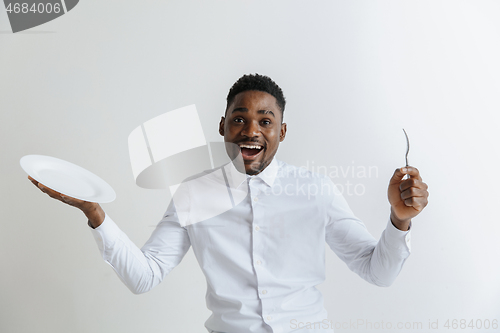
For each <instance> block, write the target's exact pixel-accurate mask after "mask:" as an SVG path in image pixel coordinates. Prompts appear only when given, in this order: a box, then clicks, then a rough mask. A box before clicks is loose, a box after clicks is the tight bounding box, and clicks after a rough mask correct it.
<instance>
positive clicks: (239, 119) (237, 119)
mask: <svg viewBox="0 0 500 333" xmlns="http://www.w3.org/2000/svg"><path fill="white" fill-rule="evenodd" d="M233 122H235V123H242V122H243V119H242V118H234V119H233Z"/></svg>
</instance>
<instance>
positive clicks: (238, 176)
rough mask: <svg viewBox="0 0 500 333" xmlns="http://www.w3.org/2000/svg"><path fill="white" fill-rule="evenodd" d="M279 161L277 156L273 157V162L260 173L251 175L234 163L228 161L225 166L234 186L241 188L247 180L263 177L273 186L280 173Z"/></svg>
mask: <svg viewBox="0 0 500 333" xmlns="http://www.w3.org/2000/svg"><path fill="white" fill-rule="evenodd" d="M278 169H279V163H278V161H277V160H276V158H273V160H272V161H271V163H269V165H268V166H267V167H266V168H265V169H264V170H262V171H261V172H260V173H259V174H258V175H255V176H250V175H247V174H243V173H241V172H239V171H238V170H237V169H236V167H235V166H234V164H233V163H228V164H226V165H225V166H224V170H225V172H226V175H227V176H228V181H229V184H230V186H231V187H232V188H239V187H240V186H241V185H242V184H243V183H245V181H250V180H251V179H261V180H262V181H263V182H264V183H265V184H267V185H268V186H269V187H272V186H273V184H274V180H275V179H276V176H277V174H278Z"/></svg>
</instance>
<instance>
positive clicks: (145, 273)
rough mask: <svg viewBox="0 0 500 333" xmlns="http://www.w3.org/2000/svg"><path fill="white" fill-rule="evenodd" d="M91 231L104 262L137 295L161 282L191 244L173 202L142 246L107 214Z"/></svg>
mask: <svg viewBox="0 0 500 333" xmlns="http://www.w3.org/2000/svg"><path fill="white" fill-rule="evenodd" d="M91 232H92V234H93V236H94V238H95V240H96V242H97V246H98V248H99V250H100V252H101V255H102V257H103V259H104V261H105V262H106V263H108V264H109V265H111V267H113V269H114V270H115V272H116V274H117V275H118V277H119V278H120V279H121V280H122V281H123V283H124V284H125V285H126V286H127V287H128V288H129V289H130V290H131V291H132V292H133V293H134V294H141V293H145V292H147V291H149V290H151V289H152V288H153V287H154V286H156V285H157V284H159V283H160V282H161V281H162V280H163V279H164V278H165V276H166V275H167V274H168V273H169V272H170V271H171V270H172V269H174V267H175V266H177V265H178V264H179V263H180V262H181V260H182V258H183V257H184V255H185V254H186V252H187V251H188V250H189V247H190V245H191V243H190V240H189V236H188V234H187V231H186V229H185V228H183V227H181V226H180V224H179V221H178V219H177V214H176V212H175V209H174V208H173V204H172V203H171V204H170V206H169V208H168V209H167V211H166V213H165V214H164V216H163V218H162V220H161V221H160V223H159V224H158V225H157V227H156V229H155V230H154V231H153V234H152V235H151V237H150V238H149V240H148V241H147V242H146V244H145V245H144V246H143V247H142V248H141V249H139V248H138V247H137V246H136V245H135V244H134V243H133V242H132V241H131V240H130V239H129V238H128V237H127V235H126V234H125V233H124V232H123V231H122V230H120V228H119V227H118V226H117V225H116V224H115V223H114V222H113V220H112V219H111V218H110V217H109V216H108V215H107V214H106V217H105V219H104V221H103V223H102V224H101V225H100V226H99V227H97V228H95V229H91Z"/></svg>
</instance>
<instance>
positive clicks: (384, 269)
mask: <svg viewBox="0 0 500 333" xmlns="http://www.w3.org/2000/svg"><path fill="white" fill-rule="evenodd" d="M332 186H334V185H333V183H332ZM326 213H327V226H326V242H327V243H328V245H329V246H330V248H331V249H332V250H333V251H334V252H335V253H336V254H337V256H338V257H339V258H340V259H341V260H342V261H344V262H345V263H346V264H347V266H348V267H349V269H351V270H352V271H353V272H355V273H356V274H358V275H359V276H360V277H362V278H363V279H365V280H366V281H368V282H370V283H372V284H375V285H377V286H382V287H388V286H390V285H391V284H392V283H393V282H394V280H395V279H396V277H397V276H398V274H399V272H400V271H401V268H402V267H403V264H404V262H405V261H406V259H407V258H408V256H409V255H410V231H401V230H399V229H397V228H396V227H395V226H394V225H393V224H392V222H391V221H390V219H389V221H388V223H387V227H386V228H385V230H384V231H383V232H382V235H381V236H380V239H379V240H378V241H377V240H376V239H375V238H374V237H373V236H372V235H371V234H370V233H369V232H368V230H367V229H366V227H365V225H364V224H363V222H361V220H359V219H358V218H357V217H356V216H354V214H353V212H352V211H351V209H350V208H349V206H348V204H347V202H346V201H345V199H344V197H343V196H342V194H341V193H340V192H339V191H338V190H336V189H335V190H334V191H333V196H331V200H330V204H328V205H327V212H326Z"/></svg>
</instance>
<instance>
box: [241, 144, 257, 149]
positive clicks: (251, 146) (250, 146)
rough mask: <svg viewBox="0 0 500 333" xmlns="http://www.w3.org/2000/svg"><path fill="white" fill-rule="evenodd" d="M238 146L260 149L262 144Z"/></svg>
mask: <svg viewBox="0 0 500 333" xmlns="http://www.w3.org/2000/svg"><path fill="white" fill-rule="evenodd" d="M240 148H248V149H262V146H254V145H240Z"/></svg>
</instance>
